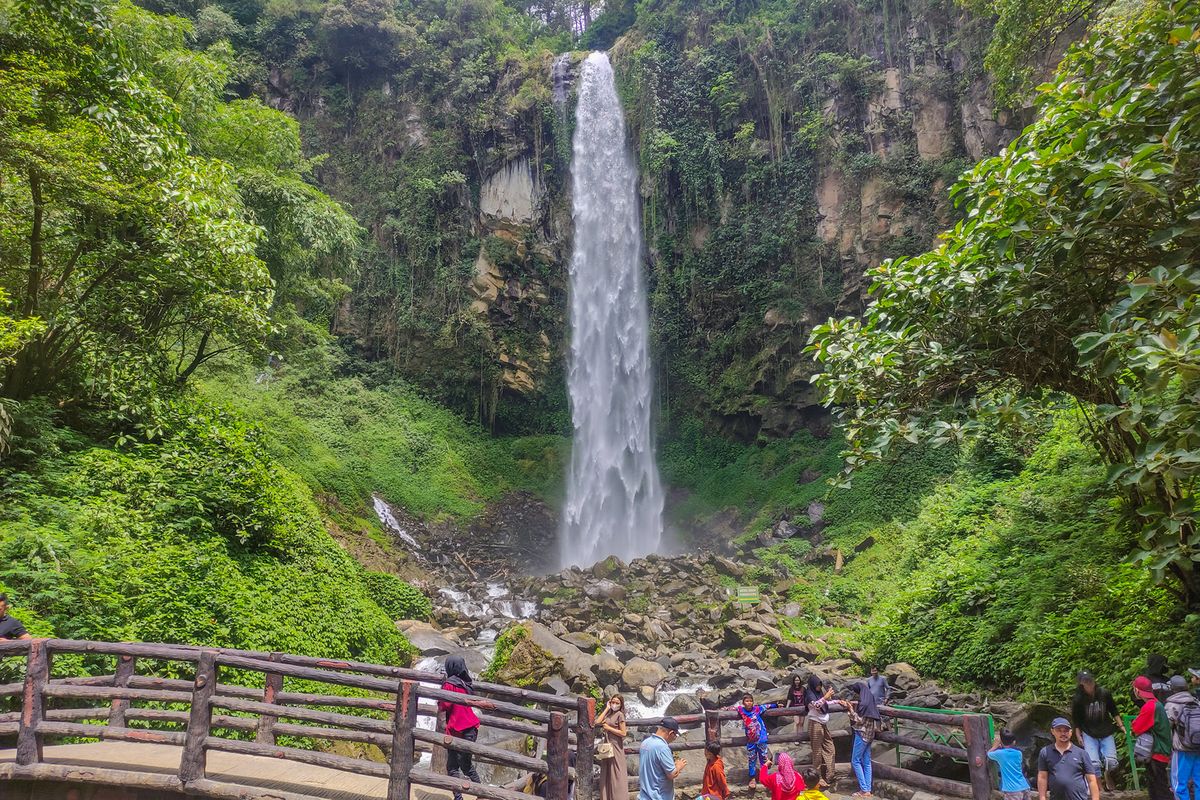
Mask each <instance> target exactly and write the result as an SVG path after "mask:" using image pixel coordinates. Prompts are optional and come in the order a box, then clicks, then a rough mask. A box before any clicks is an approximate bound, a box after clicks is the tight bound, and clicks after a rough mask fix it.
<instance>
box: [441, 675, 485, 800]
mask: <svg viewBox="0 0 1200 800" xmlns="http://www.w3.org/2000/svg"><path fill="white" fill-rule="evenodd" d="M442 689H443V690H445V691H448V692H457V693H459V694H474V693H475V688H474V684H473V683H472V681H471V673H470V672H468V671H467V662H466V661H465V660H463V657H462V656H447V657H446V680H445V682H444V683H442ZM438 714H442V715H445V717H446V734H447V735H449V736H452V737H454V738H456V739H463V740H465V741H468V742H474V741H477V740H478V739H479V715H478V714H476V713H475V709H473V708H471V707H470V706H465V705H462V704H460V703H453V702H451V701H449V700H438ZM446 774H447V775H449V776H450V777H452V778H463V777H466V778H470V779H471V781H472V782H473V783H481V781H480V780H479V773H478V772H477V771H476V770H475V765H474V764H473V763H472V760H471V754H470V753H464V752H462V751H460V750H455V749H454V748H453V747H450V748H447V753H446ZM454 800H462V794H461V793H460V792H457V791H456V792H455V793H454Z"/></svg>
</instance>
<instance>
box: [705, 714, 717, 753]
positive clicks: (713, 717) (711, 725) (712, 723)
mask: <svg viewBox="0 0 1200 800" xmlns="http://www.w3.org/2000/svg"><path fill="white" fill-rule="evenodd" d="M720 743H721V712H720V711H716V710H714V709H711V708H708V709H705V710H704V744H705V746H708V745H710V744H716V745H719V744H720Z"/></svg>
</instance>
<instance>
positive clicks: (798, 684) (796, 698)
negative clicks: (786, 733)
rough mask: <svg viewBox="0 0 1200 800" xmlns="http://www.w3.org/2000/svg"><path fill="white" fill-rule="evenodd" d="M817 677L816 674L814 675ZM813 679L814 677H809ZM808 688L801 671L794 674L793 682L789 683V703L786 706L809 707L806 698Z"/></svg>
mask: <svg viewBox="0 0 1200 800" xmlns="http://www.w3.org/2000/svg"><path fill="white" fill-rule="evenodd" d="M814 677H815V676H814ZM809 680H812V678H809ZM806 692H807V688H806V687H805V685H804V681H803V680H802V679H801V678H800V673H798V672H797V673H796V674H794V675H792V682H791V683H790V684H788V694H787V703H785V704H784V708H803V709H807V708H808V702H807V701H806V700H805V699H804V696H805V693H806Z"/></svg>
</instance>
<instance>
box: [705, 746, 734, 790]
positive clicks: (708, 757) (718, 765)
mask: <svg viewBox="0 0 1200 800" xmlns="http://www.w3.org/2000/svg"><path fill="white" fill-rule="evenodd" d="M704 760H705V764H704V779H703V780H702V781H701V782H700V794H701V796H703V797H706V798H709V800H728V798H729V783H728V782H727V781H726V780H725V762H724V761H722V760H721V745H719V744H717V743H716V742H709V743H708V744H706V745H704Z"/></svg>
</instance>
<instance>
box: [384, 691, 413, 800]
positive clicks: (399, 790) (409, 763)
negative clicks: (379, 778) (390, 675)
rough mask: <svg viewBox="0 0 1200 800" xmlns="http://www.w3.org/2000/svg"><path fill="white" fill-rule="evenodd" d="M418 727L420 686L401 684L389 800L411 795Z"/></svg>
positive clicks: (404, 798)
mask: <svg viewBox="0 0 1200 800" xmlns="http://www.w3.org/2000/svg"><path fill="white" fill-rule="evenodd" d="M416 726H417V685H416V684H415V683H413V682H412V681H400V688H399V690H398V691H397V692H396V716H395V720H394V721H393V723H392V758H391V761H392V775H391V778H390V779H389V780H388V793H387V800H408V798H409V793H410V792H411V790H412V788H411V784H410V782H409V773H410V772H411V771H412V767H413V751H414V749H415V747H416V743H415V741H414V740H413V728H415V727H416Z"/></svg>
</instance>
